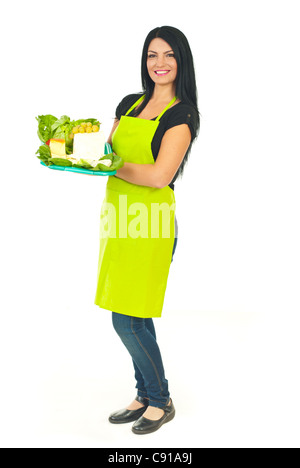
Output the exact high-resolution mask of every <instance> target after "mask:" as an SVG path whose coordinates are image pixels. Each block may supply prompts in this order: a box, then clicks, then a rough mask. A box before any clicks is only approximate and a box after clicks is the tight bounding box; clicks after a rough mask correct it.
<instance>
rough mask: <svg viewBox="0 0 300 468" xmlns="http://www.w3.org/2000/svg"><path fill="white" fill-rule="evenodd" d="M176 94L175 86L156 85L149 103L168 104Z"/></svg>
mask: <svg viewBox="0 0 300 468" xmlns="http://www.w3.org/2000/svg"><path fill="white" fill-rule="evenodd" d="M175 94H176V85H175V84H172V83H171V84H170V85H166V86H161V85H158V84H156V85H155V87H154V90H153V94H152V96H151V101H154V102H170V101H172V99H173V98H174V96H175Z"/></svg>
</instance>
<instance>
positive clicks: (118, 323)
mask: <svg viewBox="0 0 300 468" xmlns="http://www.w3.org/2000/svg"><path fill="white" fill-rule="evenodd" d="M112 320H113V326H114V329H115V330H116V332H117V334H118V335H119V337H120V338H121V340H122V342H123V344H124V345H125V347H126V348H127V350H128V351H129V354H130V355H131V357H132V361H133V367H134V371H135V379H136V389H137V394H138V395H139V396H141V397H144V398H149V405H150V406H156V407H157V408H163V407H164V406H166V405H167V403H168V401H169V396H170V394H169V391H168V381H167V379H166V378H165V372H164V367H163V363H162V359H161V354H160V350H159V347H158V344H157V341H156V334H155V329H154V323H153V320H152V318H140V317H131V316H129V315H122V314H117V313H115V312H113V313H112Z"/></svg>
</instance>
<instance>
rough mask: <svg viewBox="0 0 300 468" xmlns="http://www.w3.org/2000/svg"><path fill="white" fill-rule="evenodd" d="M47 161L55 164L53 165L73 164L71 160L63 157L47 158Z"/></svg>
mask: <svg viewBox="0 0 300 468" xmlns="http://www.w3.org/2000/svg"><path fill="white" fill-rule="evenodd" d="M48 162H50V163H52V164H55V166H73V164H72V161H69V160H68V159H64V158H49V159H48Z"/></svg>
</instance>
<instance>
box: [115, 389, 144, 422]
mask: <svg viewBox="0 0 300 468" xmlns="http://www.w3.org/2000/svg"><path fill="white" fill-rule="evenodd" d="M135 399H136V401H139V402H140V403H142V404H143V405H144V406H143V407H142V408H139V409H137V410H128V409H126V408H125V409H121V410H119V411H116V412H115V413H112V414H111V415H110V416H109V418H108V420H109V422H111V423H112V424H124V423H129V422H133V421H136V420H137V419H139V418H140V417H141V416H142V415H143V414H144V412H145V411H146V409H147V407H148V405H149V400H147V399H146V398H142V397H140V396H138V395H137V396H136V398H135Z"/></svg>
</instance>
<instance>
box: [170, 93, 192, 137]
mask: <svg viewBox="0 0 300 468" xmlns="http://www.w3.org/2000/svg"><path fill="white" fill-rule="evenodd" d="M170 110H171V111H172V112H170V114H169V117H168V120H167V122H166V127H165V131H167V130H169V129H170V128H172V127H176V126H177V125H181V124H187V125H188V126H189V129H190V131H191V135H192V141H193V140H194V139H195V137H196V132H197V130H196V129H197V112H196V110H195V109H194V108H193V107H192V106H190V105H189V104H184V103H183V102H182V103H180V104H178V105H176V106H174V107H173V108H172V109H170Z"/></svg>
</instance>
